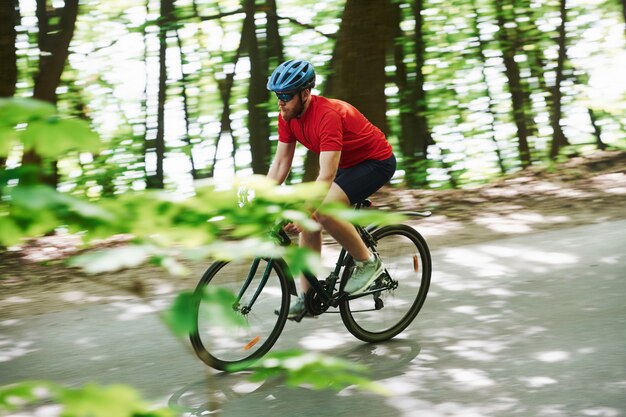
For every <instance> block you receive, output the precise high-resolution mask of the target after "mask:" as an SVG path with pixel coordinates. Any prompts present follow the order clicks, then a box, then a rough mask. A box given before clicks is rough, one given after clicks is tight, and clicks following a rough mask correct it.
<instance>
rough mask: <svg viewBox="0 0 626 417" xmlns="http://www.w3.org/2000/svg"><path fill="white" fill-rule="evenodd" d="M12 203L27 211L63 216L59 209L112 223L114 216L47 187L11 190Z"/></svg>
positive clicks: (37, 186) (36, 186)
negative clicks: (53, 213) (43, 211)
mask: <svg viewBox="0 0 626 417" xmlns="http://www.w3.org/2000/svg"><path fill="white" fill-rule="evenodd" d="M10 195H11V202H12V203H13V204H14V205H15V206H19V207H22V208H24V209H26V210H31V211H41V210H44V209H50V210H53V211H56V214H61V215H62V214H63V213H62V212H61V210H59V209H65V210H69V211H71V212H74V213H76V214H78V215H79V216H80V217H82V218H90V219H98V220H102V221H112V220H114V216H113V215H112V214H111V213H109V212H108V211H106V210H104V209H102V208H101V207H99V206H97V205H95V204H91V203H88V202H86V201H83V200H81V199H79V198H76V197H72V196H69V195H67V194H63V193H60V192H58V191H57V190H55V189H54V188H52V187H49V186H47V185H25V186H19V187H14V188H13V189H12V190H11V194H10Z"/></svg>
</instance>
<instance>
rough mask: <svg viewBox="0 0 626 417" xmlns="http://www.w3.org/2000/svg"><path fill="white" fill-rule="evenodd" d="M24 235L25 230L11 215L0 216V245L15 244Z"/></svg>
mask: <svg viewBox="0 0 626 417" xmlns="http://www.w3.org/2000/svg"><path fill="white" fill-rule="evenodd" d="M23 237H24V231H23V230H22V229H20V228H19V227H18V226H17V224H15V222H14V221H13V220H11V218H10V217H8V216H0V246H11V245H15V244H16V243H18V242H19V241H20V240H21V239H22V238H23Z"/></svg>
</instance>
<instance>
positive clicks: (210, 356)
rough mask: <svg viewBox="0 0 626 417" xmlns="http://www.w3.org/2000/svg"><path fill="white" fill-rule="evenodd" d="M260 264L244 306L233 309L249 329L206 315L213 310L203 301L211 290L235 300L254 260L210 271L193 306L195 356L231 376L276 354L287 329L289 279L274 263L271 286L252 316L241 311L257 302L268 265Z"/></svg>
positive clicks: (216, 266) (224, 264)
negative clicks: (274, 350) (272, 351)
mask: <svg viewBox="0 0 626 417" xmlns="http://www.w3.org/2000/svg"><path fill="white" fill-rule="evenodd" d="M259 262H260V265H259V267H258V269H257V271H256V273H255V274H254V277H253V279H252V283H251V285H250V286H249V287H248V288H247V290H245V292H243V295H242V297H241V301H240V302H239V303H238V304H237V305H233V309H234V310H235V311H236V312H237V313H239V314H240V315H241V316H243V317H244V320H245V322H246V324H247V326H236V325H233V324H232V323H229V322H226V321H223V320H217V319H216V318H215V317H211V316H210V315H208V314H203V313H204V311H203V310H204V309H205V308H208V309H210V308H211V306H210V304H209V305H207V304H208V303H209V302H208V301H207V300H206V299H203V298H202V297H201V295H202V294H203V293H204V292H205V291H206V289H207V287H211V289H217V288H220V289H226V290H228V291H229V292H230V293H232V294H234V295H235V296H237V295H238V294H239V293H240V291H241V289H242V287H243V285H242V284H243V283H244V281H245V280H246V277H247V276H248V271H249V270H250V260H248V261H247V262H246V261H231V262H216V263H214V264H212V265H211V266H210V267H209V268H208V269H207V270H206V272H205V273H204V275H203V276H202V278H201V279H200V281H199V282H198V285H197V286H196V290H195V295H196V296H195V297H194V300H195V301H194V306H193V309H194V310H193V311H194V314H195V321H194V328H193V330H192V332H191V333H190V334H189V339H190V341H191V344H192V345H193V348H194V350H195V352H196V355H198V357H199V358H200V359H201V360H202V361H203V362H204V363H206V364H207V365H209V366H210V367H212V368H215V369H218V370H221V371H233V370H237V365H241V364H243V363H245V362H250V364H252V363H253V362H254V361H255V360H257V359H259V358H261V357H262V356H263V355H265V354H266V353H267V352H268V351H269V350H270V349H271V348H272V346H273V345H274V343H276V340H278V337H279V336H280V334H281V332H282V330H283V328H284V326H285V323H286V321H287V314H288V312H289V302H290V295H289V290H288V288H289V286H288V279H289V278H288V277H287V275H286V274H285V272H284V269H283V267H282V263H281V262H279V261H274V262H272V267H271V268H270V269H269V270H268V271H269V278H268V281H267V282H266V284H265V286H264V287H263V289H262V291H261V292H260V294H259V295H258V298H257V299H256V301H255V302H254V304H253V305H252V308H251V310H250V311H249V312H245V311H243V310H242V307H243V306H245V305H247V302H248V301H249V300H250V299H251V297H253V295H254V293H255V291H256V289H257V288H258V287H259V283H260V281H261V277H262V276H263V274H264V272H265V271H266V268H267V265H268V262H267V260H266V259H264V260H260V261H259ZM213 307H214V305H213ZM244 310H245V309H244ZM214 311H215V310H214ZM275 311H276V312H277V313H275Z"/></svg>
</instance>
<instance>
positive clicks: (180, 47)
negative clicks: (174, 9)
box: [176, 28, 198, 180]
mask: <svg viewBox="0 0 626 417" xmlns="http://www.w3.org/2000/svg"><path fill="white" fill-rule="evenodd" d="M176 43H177V45H178V53H179V54H180V68H181V74H182V76H181V80H180V82H181V89H182V91H181V95H182V98H183V113H184V114H185V137H184V139H183V140H184V141H185V143H186V144H187V151H186V153H187V154H188V155H189V162H191V178H193V179H194V180H195V179H197V178H198V172H197V170H196V163H195V161H194V158H193V144H192V143H191V137H190V134H189V125H190V123H189V119H190V118H191V115H190V114H189V97H188V95H187V83H188V82H189V80H188V79H187V74H186V73H185V64H186V61H185V51H184V50H183V44H182V41H181V39H180V34H179V33H178V28H176Z"/></svg>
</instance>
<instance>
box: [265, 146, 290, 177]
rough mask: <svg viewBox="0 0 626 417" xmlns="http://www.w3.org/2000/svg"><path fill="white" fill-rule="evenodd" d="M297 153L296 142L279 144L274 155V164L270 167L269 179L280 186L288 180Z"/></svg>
mask: <svg viewBox="0 0 626 417" xmlns="http://www.w3.org/2000/svg"><path fill="white" fill-rule="evenodd" d="M295 152H296V142H291V143H285V142H278V147H277V148H276V155H274V162H272V166H271V167H270V171H269V172H268V173H267V177H268V178H271V179H273V180H274V181H276V182H277V183H278V185H280V184H282V183H283V182H284V181H285V179H287V175H289V171H290V170H291V163H292V162H293V155H294V153H295Z"/></svg>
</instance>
